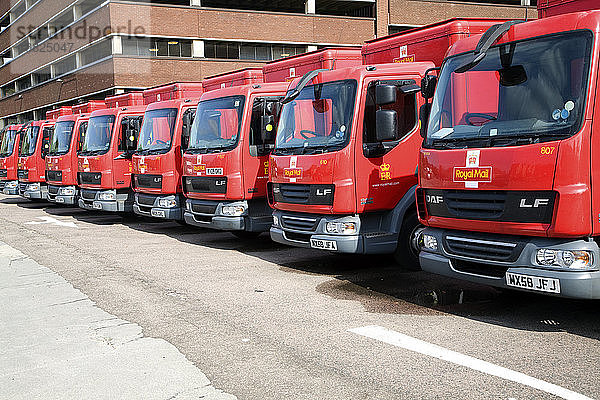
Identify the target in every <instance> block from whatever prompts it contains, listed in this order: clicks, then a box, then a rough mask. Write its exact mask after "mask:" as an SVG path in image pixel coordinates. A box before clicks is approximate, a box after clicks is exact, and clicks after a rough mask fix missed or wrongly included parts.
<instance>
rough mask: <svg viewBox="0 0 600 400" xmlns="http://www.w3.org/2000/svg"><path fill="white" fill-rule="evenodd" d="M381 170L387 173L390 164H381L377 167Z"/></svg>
mask: <svg viewBox="0 0 600 400" xmlns="http://www.w3.org/2000/svg"><path fill="white" fill-rule="evenodd" d="M379 168H381V170H382V171H384V172H385V171H389V170H390V164H381V166H380V167H379Z"/></svg>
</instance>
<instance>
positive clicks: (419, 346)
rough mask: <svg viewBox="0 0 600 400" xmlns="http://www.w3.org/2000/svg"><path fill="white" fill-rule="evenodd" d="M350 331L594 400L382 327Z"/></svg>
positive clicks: (571, 396)
mask: <svg viewBox="0 0 600 400" xmlns="http://www.w3.org/2000/svg"><path fill="white" fill-rule="evenodd" d="M348 331H349V332H352V333H355V334H357V335H361V336H365V337H368V338H371V339H375V340H379V341H381V342H384V343H388V344H391V345H393V346H396V347H401V348H403V349H406V350H410V351H414V352H416V353H420V354H424V355H427V356H430V357H435V358H438V359H440V360H444V361H448V362H451V363H454V364H458V365H462V366H463V367H467V368H471V369H474V370H476V371H479V372H483V373H485V374H488V375H493V376H497V377H499V378H502V379H506V380H509V381H513V382H516V383H520V384H522V385H526V386H530V387H532V388H534V389H538V390H541V391H543V392H546V393H550V394H553V395H555V396H558V397H562V398H563V399H569V400H592V399H591V398H590V397H587V396H584V395H582V394H580V393H577V392H573V391H571V390H568V389H565V388H563V387H561V386H558V385H555V384H552V383H549V382H546V381H543V380H540V379H537V378H533V377H531V376H529V375H525V374H523V373H521V372H517V371H513V370H510V369H508V368H504V367H501V366H499V365H496V364H492V363H489V362H487V361H483V360H480V359H478V358H475V357H471V356H467V355H465V354H461V353H458V352H456V351H452V350H449V349H446V348H444V347H441V346H437V345H435V344H432V343H428V342H425V341H422V340H419V339H415V338H413V337H411V336H407V335H404V334H402V333H399V332H396V331H393V330H391V329H387V328H384V327H382V326H377V325H369V326H363V327H361V328H353V329H348Z"/></svg>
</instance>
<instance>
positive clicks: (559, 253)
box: [535, 249, 594, 269]
mask: <svg viewBox="0 0 600 400" xmlns="http://www.w3.org/2000/svg"><path fill="white" fill-rule="evenodd" d="M535 261H536V262H537V264H538V265H541V266H544V267H561V268H569V269H591V268H592V267H593V266H594V257H593V254H592V252H591V251H587V250H556V249H539V250H538V251H537V253H536V255H535Z"/></svg>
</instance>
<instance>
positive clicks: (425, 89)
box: [421, 75, 437, 100]
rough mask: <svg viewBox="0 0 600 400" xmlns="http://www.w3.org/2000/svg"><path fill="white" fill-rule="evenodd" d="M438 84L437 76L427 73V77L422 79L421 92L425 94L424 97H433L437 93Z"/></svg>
mask: <svg viewBox="0 0 600 400" xmlns="http://www.w3.org/2000/svg"><path fill="white" fill-rule="evenodd" d="M436 85H437V76H435V75H425V77H424V78H423V79H421V94H422V95H423V98H425V99H427V100H429V99H431V98H432V97H433V94H434V93H435V87H436Z"/></svg>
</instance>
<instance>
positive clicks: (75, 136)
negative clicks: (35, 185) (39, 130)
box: [46, 100, 106, 206]
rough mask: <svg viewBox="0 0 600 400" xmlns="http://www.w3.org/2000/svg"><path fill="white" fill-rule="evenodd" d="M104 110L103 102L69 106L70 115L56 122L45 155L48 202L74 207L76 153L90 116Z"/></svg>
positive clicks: (77, 196)
mask: <svg viewBox="0 0 600 400" xmlns="http://www.w3.org/2000/svg"><path fill="white" fill-rule="evenodd" d="M105 108H106V104H105V103H104V101H100V100H91V101H89V102H87V103H83V104H78V105H76V106H73V107H72V108H71V110H72V113H71V114H70V115H64V116H61V117H59V118H58V119H57V120H56V125H55V126H54V129H53V131H52V132H51V135H50V148H49V150H48V154H47V155H46V182H47V183H48V201H50V202H52V203H57V204H64V205H75V206H76V205H78V198H79V188H78V187H77V152H78V151H79V150H80V147H81V143H82V139H83V138H84V136H85V132H86V130H87V126H88V121H89V119H90V114H91V113H92V112H93V111H96V110H102V109H105Z"/></svg>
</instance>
